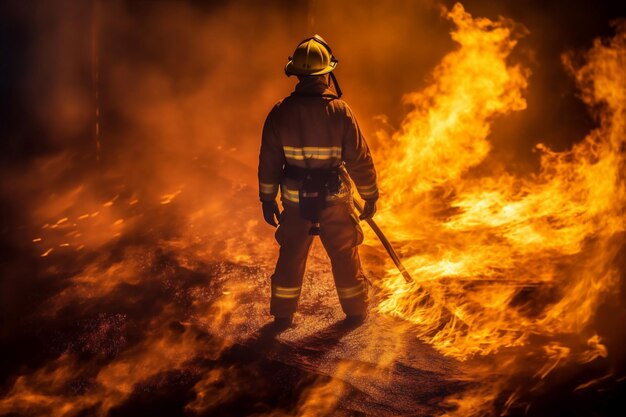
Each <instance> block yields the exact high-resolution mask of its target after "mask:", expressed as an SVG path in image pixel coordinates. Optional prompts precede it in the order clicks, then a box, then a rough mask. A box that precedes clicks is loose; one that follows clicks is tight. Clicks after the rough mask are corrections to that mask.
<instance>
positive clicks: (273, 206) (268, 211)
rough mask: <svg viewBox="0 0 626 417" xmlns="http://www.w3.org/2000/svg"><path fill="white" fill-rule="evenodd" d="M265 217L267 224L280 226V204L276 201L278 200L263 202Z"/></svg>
mask: <svg viewBox="0 0 626 417" xmlns="http://www.w3.org/2000/svg"><path fill="white" fill-rule="evenodd" d="M263 218H264V219H265V221H266V222H267V224H269V225H271V226H274V227H278V221H279V219H280V210H278V204H277V203H276V201H264V202H263Z"/></svg>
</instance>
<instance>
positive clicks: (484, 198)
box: [378, 4, 626, 376]
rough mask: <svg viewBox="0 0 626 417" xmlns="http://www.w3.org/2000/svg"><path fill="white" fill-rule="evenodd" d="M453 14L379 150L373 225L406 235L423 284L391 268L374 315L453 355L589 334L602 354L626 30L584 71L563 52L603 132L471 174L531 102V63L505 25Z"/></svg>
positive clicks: (550, 349)
mask: <svg viewBox="0 0 626 417" xmlns="http://www.w3.org/2000/svg"><path fill="white" fill-rule="evenodd" d="M448 16H449V18H450V19H452V20H453V22H454V23H455V24H456V26H457V29H456V30H455V31H454V32H453V34H452V36H453V39H454V40H455V41H456V42H457V43H458V44H459V47H458V49H457V50H455V51H454V52H452V53H450V54H448V55H447V56H446V57H445V58H444V59H443V61H442V62H441V64H440V65H439V66H438V67H437V68H436V69H435V70H434V74H433V75H434V76H433V78H434V81H433V84H432V85H431V86H429V87H427V88H426V89H424V90H423V91H421V92H418V93H413V94H410V95H408V96H407V98H406V99H407V101H408V102H409V103H410V104H411V105H412V106H413V107H414V110H413V111H412V112H411V113H409V114H408V115H407V117H406V118H405V120H404V123H403V125H402V129H401V131H399V132H397V133H396V134H395V135H393V137H391V138H389V140H388V142H389V143H390V145H389V147H387V148H386V149H384V150H383V152H382V156H383V157H382V158H381V157H379V158H378V160H379V161H382V162H383V164H385V163H386V164H385V165H383V166H382V170H381V175H380V177H381V181H382V190H383V193H384V194H383V198H382V199H381V204H383V210H382V212H381V214H380V216H379V217H378V221H379V222H380V223H381V225H382V226H383V227H384V228H386V229H388V230H394V234H395V233H396V230H402V231H403V234H402V238H403V239H404V240H403V241H401V242H398V245H399V249H400V251H401V252H402V253H403V257H404V263H405V266H406V267H407V269H408V270H409V271H410V273H411V274H412V275H413V277H414V279H415V282H413V283H410V284H406V283H405V282H404V280H403V279H402V277H401V276H400V275H399V274H398V273H397V272H396V271H394V270H393V269H392V268H391V267H390V269H389V272H388V277H387V279H385V280H384V282H383V286H384V290H385V291H386V292H387V293H388V298H387V299H385V300H384V301H383V302H382V303H381V304H380V305H379V310H380V311H381V312H384V313H390V314H393V315H396V316H399V317H402V318H404V319H406V320H409V321H411V322H413V323H416V324H419V325H420V328H421V329H422V333H421V337H422V339H423V340H425V341H427V342H429V343H432V344H433V346H434V347H436V349H438V350H439V351H441V352H442V353H444V354H446V355H452V356H454V357H456V358H459V359H466V358H468V357H470V356H471V355H475V354H480V355H485V354H489V353H493V352H496V351H498V350H499V349H502V348H504V347H512V346H520V345H525V344H528V343H529V338H530V336H531V335H532V334H539V335H542V336H546V337H548V338H549V337H551V336H552V335H556V334H562V333H573V334H577V335H580V337H581V338H583V340H587V339H589V340H593V342H589V343H588V344H587V348H588V351H587V352H586V355H591V357H595V356H597V355H606V351H605V350H604V346H603V345H602V343H601V341H599V340H598V338H597V336H596V335H595V334H593V331H592V330H589V329H587V328H586V325H587V324H588V323H589V322H590V319H591V318H592V317H593V314H594V312H595V308H596V307H597V306H598V304H599V302H600V301H601V300H602V296H603V294H605V293H607V292H611V291H613V290H614V289H615V285H616V283H617V280H618V271H616V270H615V269H614V268H612V267H611V266H610V265H611V262H612V259H613V256H614V255H615V251H616V250H617V248H618V247H619V246H618V245H617V244H616V242H613V241H612V240H611V239H612V237H614V236H615V234H616V233H618V232H620V231H623V230H624V226H625V224H624V216H623V207H624V203H625V202H626V194H625V189H624V183H623V178H622V177H621V175H622V172H623V169H624V138H625V135H624V132H625V124H624V123H625V117H624V116H625V114H624V112H625V106H626V96H625V91H626V90H625V88H624V87H625V86H626V65H624V64H625V62H626V61H625V59H626V45H625V41H626V32H624V31H622V32H620V33H619V34H618V35H617V36H616V37H615V38H614V39H613V40H612V41H611V43H610V44H603V43H601V42H600V41H597V42H596V43H595V44H594V47H593V49H592V50H591V51H590V52H589V53H588V55H587V64H586V65H585V66H583V67H582V68H575V67H574V66H573V65H571V64H570V60H569V59H568V58H567V57H566V58H564V62H565V63H566V64H567V65H568V68H570V69H571V72H572V73H573V74H574V76H575V78H576V80H577V82H578V85H579V87H580V89H581V91H582V93H583V98H584V100H585V102H586V103H587V104H588V105H589V106H591V107H593V108H595V109H597V111H598V120H599V123H600V126H599V127H598V128H597V129H595V130H594V131H592V132H591V133H590V134H589V135H588V136H587V137H586V138H585V139H584V141H582V142H581V143H578V144H576V145H575V146H573V147H572V149H570V150H567V151H564V152H554V151H551V150H550V149H549V148H548V147H546V146H544V145H542V144H538V145H537V146H536V150H537V152H540V155H541V169H540V171H539V172H538V173H536V174H533V175H529V176H528V177H515V176H513V175H510V174H507V173H506V171H504V170H503V169H499V170H498V172H496V173H495V175H493V174H491V175H487V176H485V175H480V174H476V173H471V172H470V169H471V168H474V167H477V166H478V165H479V164H481V163H482V162H483V161H485V160H487V159H488V158H489V150H490V145H489V142H488V141H487V138H488V136H489V133H490V123H491V122H492V119H493V117H494V116H498V115H503V114H506V113H509V112H513V111H518V110H522V109H524V107H525V101H524V99H523V97H522V93H523V90H524V88H525V87H526V79H527V76H528V71H525V70H524V69H522V68H521V67H519V66H517V65H511V64H510V63H509V62H508V59H509V54H510V52H511V50H512V49H513V47H514V46H515V43H516V42H515V40H514V30H513V25H512V23H511V22H508V21H506V20H501V21H499V22H492V21H489V20H487V19H480V18H478V19H473V18H472V17H471V16H470V15H469V14H467V13H466V12H465V11H464V9H463V7H462V6H461V5H460V4H457V5H455V6H454V8H453V9H452V10H451V11H450V12H449V14H448ZM398 225H402V229H400V228H399V227H398ZM544 351H545V355H546V356H547V357H551V358H553V359H554V358H556V362H555V361H550V362H549V363H548V365H546V366H545V367H544V369H543V370H542V371H541V372H540V373H541V375H542V376H545V374H547V373H548V372H549V371H550V369H552V367H553V366H552V365H554V366H556V363H557V362H560V361H563V360H565V358H567V357H568V356H569V355H570V348H568V347H566V346H559V345H558V344H557V343H556V342H554V343H551V342H547V343H546V345H545V347H544ZM581 355H582V354H581ZM594 355H595V356H594ZM583 356H584V355H583Z"/></svg>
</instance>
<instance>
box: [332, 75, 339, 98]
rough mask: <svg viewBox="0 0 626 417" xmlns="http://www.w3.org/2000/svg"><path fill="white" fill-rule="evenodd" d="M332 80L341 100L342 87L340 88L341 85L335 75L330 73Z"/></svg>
mask: <svg viewBox="0 0 626 417" xmlns="http://www.w3.org/2000/svg"><path fill="white" fill-rule="evenodd" d="M330 79H331V81H332V82H333V85H334V86H335V91H336V92H337V97H339V98H341V96H342V92H341V87H339V83H338V82H337V77H335V74H333V73H332V72H330Z"/></svg>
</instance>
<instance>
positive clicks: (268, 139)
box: [258, 105, 285, 201]
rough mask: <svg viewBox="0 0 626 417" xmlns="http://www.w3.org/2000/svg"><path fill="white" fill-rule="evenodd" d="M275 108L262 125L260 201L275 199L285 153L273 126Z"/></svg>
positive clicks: (276, 107) (276, 108) (275, 107)
mask: <svg viewBox="0 0 626 417" xmlns="http://www.w3.org/2000/svg"><path fill="white" fill-rule="evenodd" d="M277 110H278V105H276V106H274V108H273V109H272V110H271V111H270V113H269V115H268V116H267V119H265V124H264V125H263V135H262V137H261V151H260V153H259V173H258V174H259V197H260V199H261V201H274V200H275V199H276V195H277V194H278V185H279V184H280V180H281V177H282V173H283V165H284V163H285V154H284V152H283V148H282V146H281V143H280V141H279V139H278V137H277V136H276V133H275V130H274V126H273V123H274V120H275V118H276V112H277Z"/></svg>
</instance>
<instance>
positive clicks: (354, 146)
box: [342, 105, 378, 201]
mask: <svg viewBox="0 0 626 417" xmlns="http://www.w3.org/2000/svg"><path fill="white" fill-rule="evenodd" d="M345 117H346V131H345V134H344V138H343V146H342V149H343V150H342V158H343V161H344V163H345V164H346V169H347V170H348V174H350V177H351V178H352V181H354V184H355V185H356V189H357V191H358V192H359V195H360V196H361V198H362V199H363V200H366V201H376V200H377V199H378V186H377V184H376V169H375V168H374V161H373V160H372V155H371V154H370V150H369V148H368V146H367V143H366V142H365V138H364V137H363V134H362V133H361V129H359V125H358V123H357V121H356V118H355V117H354V114H353V113H352V110H351V109H350V107H348V105H345Z"/></svg>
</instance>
